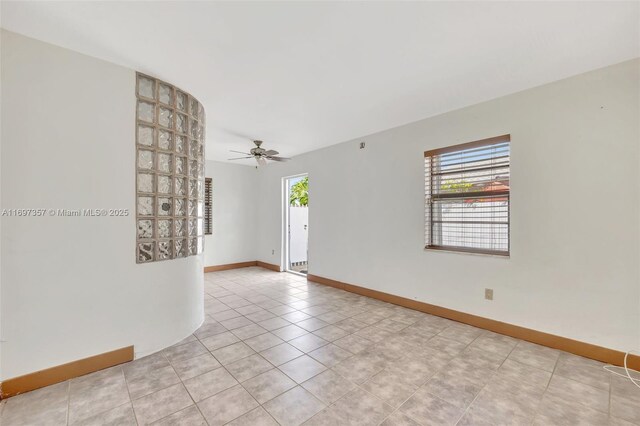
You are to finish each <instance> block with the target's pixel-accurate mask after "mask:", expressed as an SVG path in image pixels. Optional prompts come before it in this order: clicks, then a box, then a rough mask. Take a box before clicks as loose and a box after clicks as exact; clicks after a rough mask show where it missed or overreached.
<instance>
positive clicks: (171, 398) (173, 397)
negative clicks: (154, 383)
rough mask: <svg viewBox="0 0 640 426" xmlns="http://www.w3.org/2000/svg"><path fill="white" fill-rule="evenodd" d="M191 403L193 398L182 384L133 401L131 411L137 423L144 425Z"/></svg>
mask: <svg viewBox="0 0 640 426" xmlns="http://www.w3.org/2000/svg"><path fill="white" fill-rule="evenodd" d="M190 405H193V400H192V399H191V397H190V396H189V393H188V392H187V390H186V389H185V388H184V386H183V385H182V384H177V385H173V386H171V387H168V388H166V389H163V390H161V391H158V392H155V393H152V394H150V395H147V396H143V397H142V398H140V399H136V400H134V401H133V411H134V412H135V414H136V419H137V420H138V424H139V425H146V424H149V423H152V422H154V421H156V420H159V419H161V418H163V417H166V416H168V415H170V414H173V413H175V412H177V411H180V410H182V409H184V408H187V407H189V406H190Z"/></svg>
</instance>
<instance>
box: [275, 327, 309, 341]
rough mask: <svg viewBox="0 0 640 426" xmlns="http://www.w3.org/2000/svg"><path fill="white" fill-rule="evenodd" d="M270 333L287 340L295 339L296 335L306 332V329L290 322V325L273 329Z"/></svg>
mask: <svg viewBox="0 0 640 426" xmlns="http://www.w3.org/2000/svg"><path fill="white" fill-rule="evenodd" d="M272 333H273V334H275V335H276V336H278V337H279V338H281V339H282V340H285V341H289V340H291V339H295V338H296V337H300V336H302V335H304V334H307V333H308V331H306V330H305V329H303V328H301V327H298V326H297V325H295V324H291V325H287V326H286V327H282V328H278V329H277V330H273V331H272Z"/></svg>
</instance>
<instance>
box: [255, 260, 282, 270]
mask: <svg viewBox="0 0 640 426" xmlns="http://www.w3.org/2000/svg"><path fill="white" fill-rule="evenodd" d="M257 264H258V266H260V267H261V268H265V269H271V270H272V271H276V272H282V271H281V270H280V266H278V265H274V264H273V263H267V262H263V261H261V260H258V261H257Z"/></svg>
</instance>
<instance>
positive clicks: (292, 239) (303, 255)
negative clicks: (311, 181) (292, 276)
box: [289, 207, 309, 265]
mask: <svg viewBox="0 0 640 426" xmlns="http://www.w3.org/2000/svg"><path fill="white" fill-rule="evenodd" d="M289 226H290V234H289V262H291V264H292V265H294V264H299V263H306V262H307V247H308V242H309V209H308V208H307V207H290V208H289Z"/></svg>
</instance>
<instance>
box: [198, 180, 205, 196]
mask: <svg viewBox="0 0 640 426" xmlns="http://www.w3.org/2000/svg"><path fill="white" fill-rule="evenodd" d="M197 182H198V198H204V188H203V187H202V181H201V180H199V181H197Z"/></svg>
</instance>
